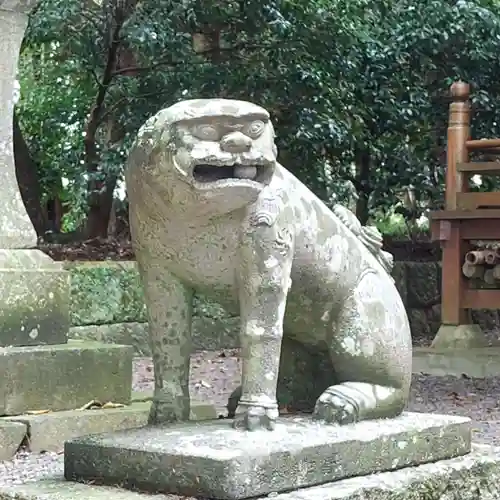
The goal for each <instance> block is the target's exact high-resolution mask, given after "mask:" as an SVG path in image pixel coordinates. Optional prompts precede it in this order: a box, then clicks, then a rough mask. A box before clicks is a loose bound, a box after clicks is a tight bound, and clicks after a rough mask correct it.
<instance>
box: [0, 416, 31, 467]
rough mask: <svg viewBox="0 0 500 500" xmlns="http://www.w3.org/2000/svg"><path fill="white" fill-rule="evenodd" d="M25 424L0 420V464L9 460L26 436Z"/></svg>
mask: <svg viewBox="0 0 500 500" xmlns="http://www.w3.org/2000/svg"><path fill="white" fill-rule="evenodd" d="M26 430H27V427H26V424H23V423H22V422H8V421H5V420H3V419H0V462H1V461H2V460H9V459H11V458H12V457H13V456H14V454H15V453H16V452H17V450H18V449H19V447H20V446H21V444H22V442H23V441H24V438H25V436H26Z"/></svg>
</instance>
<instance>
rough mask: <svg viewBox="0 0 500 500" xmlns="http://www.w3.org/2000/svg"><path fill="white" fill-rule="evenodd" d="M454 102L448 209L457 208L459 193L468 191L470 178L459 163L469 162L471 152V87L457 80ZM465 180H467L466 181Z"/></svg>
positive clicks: (451, 117)
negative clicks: (458, 165) (459, 166)
mask: <svg viewBox="0 0 500 500" xmlns="http://www.w3.org/2000/svg"><path fill="white" fill-rule="evenodd" d="M450 93H451V96H452V99H453V102H452V103H451V104H450V114H449V119H448V145H447V165H446V194H445V200H446V210H456V208H457V193H460V192H464V191H468V187H469V185H468V179H465V178H464V177H465V176H464V175H463V174H462V173H460V172H457V163H467V160H468V159H469V152H468V151H467V146H466V142H467V140H468V139H469V135H470V102H469V95H470V87H469V85H468V84H467V83H464V82H455V83H454V84H453V85H452V86H451V87H450ZM464 181H465V182H464Z"/></svg>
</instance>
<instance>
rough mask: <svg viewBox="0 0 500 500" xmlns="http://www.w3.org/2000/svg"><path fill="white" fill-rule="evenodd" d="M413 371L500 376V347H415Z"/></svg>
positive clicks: (482, 376) (441, 375)
mask: <svg viewBox="0 0 500 500" xmlns="http://www.w3.org/2000/svg"><path fill="white" fill-rule="evenodd" d="M412 371H413V373H426V374H429V375H434V376H437V377H446V376H449V375H451V376H454V377H461V376H462V375H467V376H468V377H472V378H487V377H499V376H500V347H483V348H478V349H435V348H433V347H417V348H414V349H413V363H412Z"/></svg>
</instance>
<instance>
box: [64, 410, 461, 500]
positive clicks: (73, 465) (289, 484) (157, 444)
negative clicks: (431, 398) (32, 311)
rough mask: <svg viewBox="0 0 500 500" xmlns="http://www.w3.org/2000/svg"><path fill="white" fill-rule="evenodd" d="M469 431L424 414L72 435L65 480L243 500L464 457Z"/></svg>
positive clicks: (449, 420) (453, 420) (220, 423)
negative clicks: (249, 428)
mask: <svg viewBox="0 0 500 500" xmlns="http://www.w3.org/2000/svg"><path fill="white" fill-rule="evenodd" d="M470 436H471V431H470V421H469V419H466V418H463V417H448V416H441V415H432V414H417V413H405V414H403V415H402V416H400V417H398V418H395V419H389V420H379V421H370V422H362V423H359V424H355V425H350V426H344V427H339V426H329V425H324V424H320V423H317V422H314V421H312V420H311V419H310V418H309V417H283V418H281V419H280V421H279V422H278V424H277V427H276V430H274V431H272V432H270V431H266V430H259V431H255V432H243V431H237V430H234V429H232V427H231V421H230V420H223V421H220V420H218V421H212V422H205V423H199V424H194V423H182V424H176V425H171V426H165V427H146V428H143V429H137V430H131V431H124V432H117V433H112V434H101V435H95V436H87V437H83V438H78V439H75V440H72V441H68V442H66V445H65V477H66V479H68V480H92V481H100V482H103V483H107V484H119V485H121V486H124V487H126V488H138V489H140V490H144V491H151V492H161V493H174V494H179V495H187V496H196V497H208V498H219V499H231V500H235V499H244V498H250V497H255V496H258V495H266V494H268V493H271V492H282V491H288V490H293V489H297V488H304V487H307V486H312V485H317V484H323V483H327V482H330V481H336V480H339V479H343V478H347V477H352V476H361V475H365V474H370V473H373V472H381V471H388V470H395V469H400V468H402V467H408V466H412V465H418V464H422V463H427V462H434V461H437V460H442V459H446V458H451V457H456V456H460V455H464V454H466V453H468V452H469V451H470V449H471V442H470V439H471V437H470Z"/></svg>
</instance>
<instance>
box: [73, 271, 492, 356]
mask: <svg viewBox="0 0 500 500" xmlns="http://www.w3.org/2000/svg"><path fill="white" fill-rule="evenodd" d="M66 268H67V269H69V270H70V271H71V322H72V329H71V334H70V336H71V338H74V339H88V340H99V341H105V342H116V343H124V344H131V345H133V346H134V347H135V350H136V353H137V354H139V355H148V354H149V347H148V343H147V333H146V323H145V322H146V308H145V305H144V300H143V294H142V287H141V283H140V280H139V275H138V273H137V270H136V266H135V263H134V262H92V263H83V262H82V263H67V264H66ZM393 276H394V279H395V281H396V285H397V287H398V289H399V291H400V293H401V296H402V297H403V300H404V303H405V305H406V308H407V311H408V317H409V319H410V324H411V327H412V334H413V338H414V342H415V344H416V345H428V344H430V342H431V340H432V338H433V337H434V335H435V334H436V332H437V330H438V328H439V325H440V302H441V294H440V290H441V266H440V264H439V263H436V262H397V263H396V265H395V266H394V272H393ZM165 306H167V305H166V304H165ZM473 319H474V321H475V322H478V323H479V324H481V326H482V327H483V328H484V329H491V328H492V327H493V325H494V323H495V321H498V312H497V311H490V312H487V311H486V312H485V311H476V312H474V315H473ZM237 333H238V318H236V317H230V316H228V315H227V314H226V313H225V311H224V310H223V309H222V308H220V307H219V306H218V305H217V304H214V303H212V302H209V301H207V300H204V299H203V298H202V297H197V300H196V303H195V321H194V339H193V341H194V346H195V348H196V349H218V348H220V347H227V348H231V347H237V346H238V335H237Z"/></svg>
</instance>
